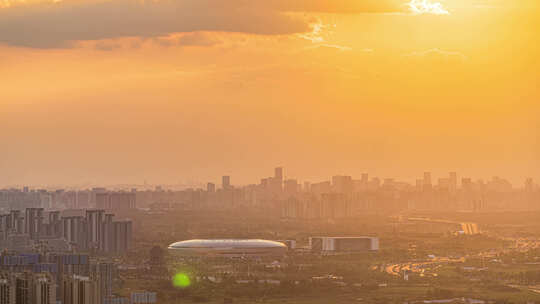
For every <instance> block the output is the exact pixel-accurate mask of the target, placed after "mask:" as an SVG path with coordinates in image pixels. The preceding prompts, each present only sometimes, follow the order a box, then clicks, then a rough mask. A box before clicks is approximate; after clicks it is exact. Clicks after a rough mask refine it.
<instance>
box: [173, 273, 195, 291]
mask: <svg viewBox="0 0 540 304" xmlns="http://www.w3.org/2000/svg"><path fill="white" fill-rule="evenodd" d="M173 285H174V287H179V288H186V287H188V286H189V285H191V280H190V279H189V277H188V276H187V275H186V274H185V273H177V274H175V275H174V277H173Z"/></svg>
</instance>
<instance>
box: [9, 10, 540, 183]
mask: <svg viewBox="0 0 540 304" xmlns="http://www.w3.org/2000/svg"><path fill="white" fill-rule="evenodd" d="M407 2H408V1H407V0H156V1H152V0H148V1H147V0H140V1H135V0H63V1H54V2H51V1H32V0H27V1H16V0H15V1H11V0H0V142H1V143H2V144H1V145H0V185H23V184H28V185H58V184H67V185H78V184H83V183H94V184H112V183H142V182H143V181H144V180H147V181H148V182H150V183H176V182H180V181H187V180H195V181H201V182H205V181H216V182H217V181H218V178H219V176H221V175H224V174H230V175H232V181H233V183H236V184H245V183H253V182H256V181H257V179H258V178H259V177H261V176H263V175H270V174H271V173H272V171H271V169H272V168H273V167H274V166H277V165H281V166H284V167H286V175H287V176H290V177H295V178H298V179H299V180H301V181H302V180H312V181H319V180H322V179H327V178H328V177H329V176H331V175H332V174H347V175H353V176H359V175H360V174H361V173H362V172H369V173H370V174H371V175H372V176H379V177H396V178H398V179H402V180H408V181H410V180H412V179H414V178H416V177H419V176H421V174H422V172H423V171H432V172H433V175H434V177H435V178H436V177H439V176H441V175H446V174H447V172H448V171H457V172H459V176H460V177H462V176H470V177H473V178H475V179H476V178H484V179H487V178H491V177H492V176H494V175H499V176H503V177H507V178H509V179H510V180H511V181H512V182H514V183H515V184H516V185H517V186H521V185H522V184H523V182H524V180H525V178H526V177H534V178H535V179H536V180H537V181H538V180H540V120H539V117H540V89H539V88H540V43H539V41H540V1H537V0H446V1H442V0H441V1H440V2H437V1H424V0H416V1H412V2H410V3H407Z"/></svg>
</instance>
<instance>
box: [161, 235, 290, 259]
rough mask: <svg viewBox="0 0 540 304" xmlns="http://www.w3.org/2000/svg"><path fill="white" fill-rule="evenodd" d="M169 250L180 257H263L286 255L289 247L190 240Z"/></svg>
mask: <svg viewBox="0 0 540 304" xmlns="http://www.w3.org/2000/svg"><path fill="white" fill-rule="evenodd" d="M168 250H169V252H170V253H171V254H174V255H179V256H214V257H262V256H282V255H285V253H286V252H287V246H286V245H285V244H283V243H280V242H274V241H267V240H236V239H231V240H189V241H181V242H176V243H173V244H171V245H169V247H168Z"/></svg>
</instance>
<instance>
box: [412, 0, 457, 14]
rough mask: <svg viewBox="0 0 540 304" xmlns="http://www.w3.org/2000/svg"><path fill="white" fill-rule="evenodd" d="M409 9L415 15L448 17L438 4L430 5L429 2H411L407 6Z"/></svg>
mask: <svg viewBox="0 0 540 304" xmlns="http://www.w3.org/2000/svg"><path fill="white" fill-rule="evenodd" d="M407 5H408V6H409V9H410V10H411V11H412V12H413V13H415V14H434V15H449V14H450V12H448V10H446V9H445V8H444V7H443V5H442V4H441V3H440V2H435V3H432V2H431V1H430V0H411V2H409V3H408V4H407Z"/></svg>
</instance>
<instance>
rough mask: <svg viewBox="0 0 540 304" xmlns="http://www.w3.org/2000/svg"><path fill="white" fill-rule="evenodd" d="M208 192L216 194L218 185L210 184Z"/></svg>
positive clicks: (207, 187) (207, 188)
mask: <svg viewBox="0 0 540 304" xmlns="http://www.w3.org/2000/svg"><path fill="white" fill-rule="evenodd" d="M206 191H208V192H216V184H213V183H208V184H207V185H206Z"/></svg>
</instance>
